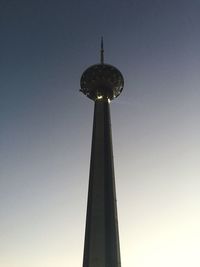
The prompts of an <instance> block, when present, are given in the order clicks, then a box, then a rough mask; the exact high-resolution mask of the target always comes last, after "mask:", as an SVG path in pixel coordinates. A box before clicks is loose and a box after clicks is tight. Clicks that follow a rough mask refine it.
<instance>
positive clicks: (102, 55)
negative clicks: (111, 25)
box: [100, 36, 104, 64]
mask: <svg viewBox="0 0 200 267" xmlns="http://www.w3.org/2000/svg"><path fill="white" fill-rule="evenodd" d="M100 61H101V64H104V47H103V36H101V58H100Z"/></svg>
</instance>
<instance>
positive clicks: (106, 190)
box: [83, 99, 121, 267]
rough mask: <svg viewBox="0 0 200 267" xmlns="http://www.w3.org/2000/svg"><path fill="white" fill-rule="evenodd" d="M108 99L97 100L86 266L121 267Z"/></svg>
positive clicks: (88, 208) (85, 251) (88, 206)
mask: <svg viewBox="0 0 200 267" xmlns="http://www.w3.org/2000/svg"><path fill="white" fill-rule="evenodd" d="M120 266H121V264H120V248H119V233H118V221H117V205H116V191H115V176H114V163H113V149H112V133H111V121H110V106H109V101H108V99H99V100H96V101H95V107H94V120H93V136H92V150H91V160H90V177H89V190H88V204H87V218H86V230H85V246H84V258H83V267H120Z"/></svg>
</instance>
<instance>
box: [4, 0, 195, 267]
mask: <svg viewBox="0 0 200 267" xmlns="http://www.w3.org/2000/svg"><path fill="white" fill-rule="evenodd" d="M199 14H200V2H199V1H197V0H190V1H189V0H187V1H186V0H182V1H180V0H179V1H178V0H174V1H172V0H169V1H158V0H157V1H156V0H148V1H147V0H146V1H143V0H140V1H139V0H135V1H131V0H125V1H119V0H116V1H114V0H110V1H89V0H86V1H76V0H74V1H71V0H69V1H63V0H62V1H61V0H60V1H53V0H49V1H37V0H36V1H32V0H30V1H20V0H19V1H14V0H13V1H11V0H7V1H5V0H2V1H1V3H0V62H1V64H0V126H1V131H0V200H1V205H0V236H1V240H2V241H1V245H0V258H1V261H2V262H1V261H0V265H1V264H2V266H4V267H27V266H28V267H35V266H37V267H55V266H58V265H59V266H60V267H64V266H73V267H78V266H80V265H81V262H82V251H83V237H84V224H85V212H86V196H87V184H88V172H89V171H88V170H89V158H90V145H91V134H92V116H93V114H92V113H93V103H92V101H90V100H89V99H87V98H86V97H84V95H81V94H80V93H79V87H80V85H79V80H80V77H81V74H82V72H83V71H84V70H85V68H86V67H88V66H89V65H91V64H95V63H97V62H98V61H99V48H100V38H101V35H103V36H104V41H105V61H106V62H108V63H110V64H113V65H115V66H116V67H117V68H119V69H120V71H121V72H122V73H123V75H124V78H125V88H124V91H123V93H122V95H121V96H120V97H119V98H118V99H117V100H115V101H113V103H112V104H111V111H112V126H113V143H114V153H115V169H116V182H117V192H118V209H119V224H120V239H121V250H122V265H123V266H124V267H132V266H137V267H145V266H149V267H151V266H154V267H159V266H162V267H165V264H166V266H169V265H170V266H172V267H173V266H182V267H186V266H193V267H199V265H200V262H199V251H198V250H197V247H199V246H200V241H199V240H200V232H199V223H200V215H199V207H200V197H199V196H200V194H199V186H200V182H199V177H200V167H199V159H200V152H199V148H200V141H199V136H200V126H199V117H200V105H199V102H200V89H199V84H200V78H199V77H200V75H199V70H200V52H199V51H200V33H199V26H200V16H199ZM158 249H159V255H158V253H157V251H158ZM166 258H167V260H166ZM163 259H164V260H163ZM191 259H193V260H194V262H192V260H191ZM172 262H173V263H174V264H175V265H173V264H172Z"/></svg>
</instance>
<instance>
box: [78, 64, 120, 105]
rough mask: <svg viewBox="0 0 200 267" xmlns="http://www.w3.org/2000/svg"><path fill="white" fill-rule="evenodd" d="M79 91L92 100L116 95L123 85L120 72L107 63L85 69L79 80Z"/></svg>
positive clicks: (110, 98)
mask: <svg viewBox="0 0 200 267" xmlns="http://www.w3.org/2000/svg"><path fill="white" fill-rule="evenodd" d="M80 85H81V89H80V91H81V92H82V93H83V94H85V95H86V96H87V97H89V98H90V99H92V100H94V101H95V100H97V99H102V98H104V99H109V100H112V99H114V98H115V97H118V96H119V95H120V94H121V92H122V90H123V87H124V78H123V76H122V74H121V72H120V71H119V70H118V69H117V68H115V67H114V66H112V65H109V64H96V65H92V66H90V67H89V68H88V69H86V70H85V71H84V72H83V74H82V76H81V81H80Z"/></svg>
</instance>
